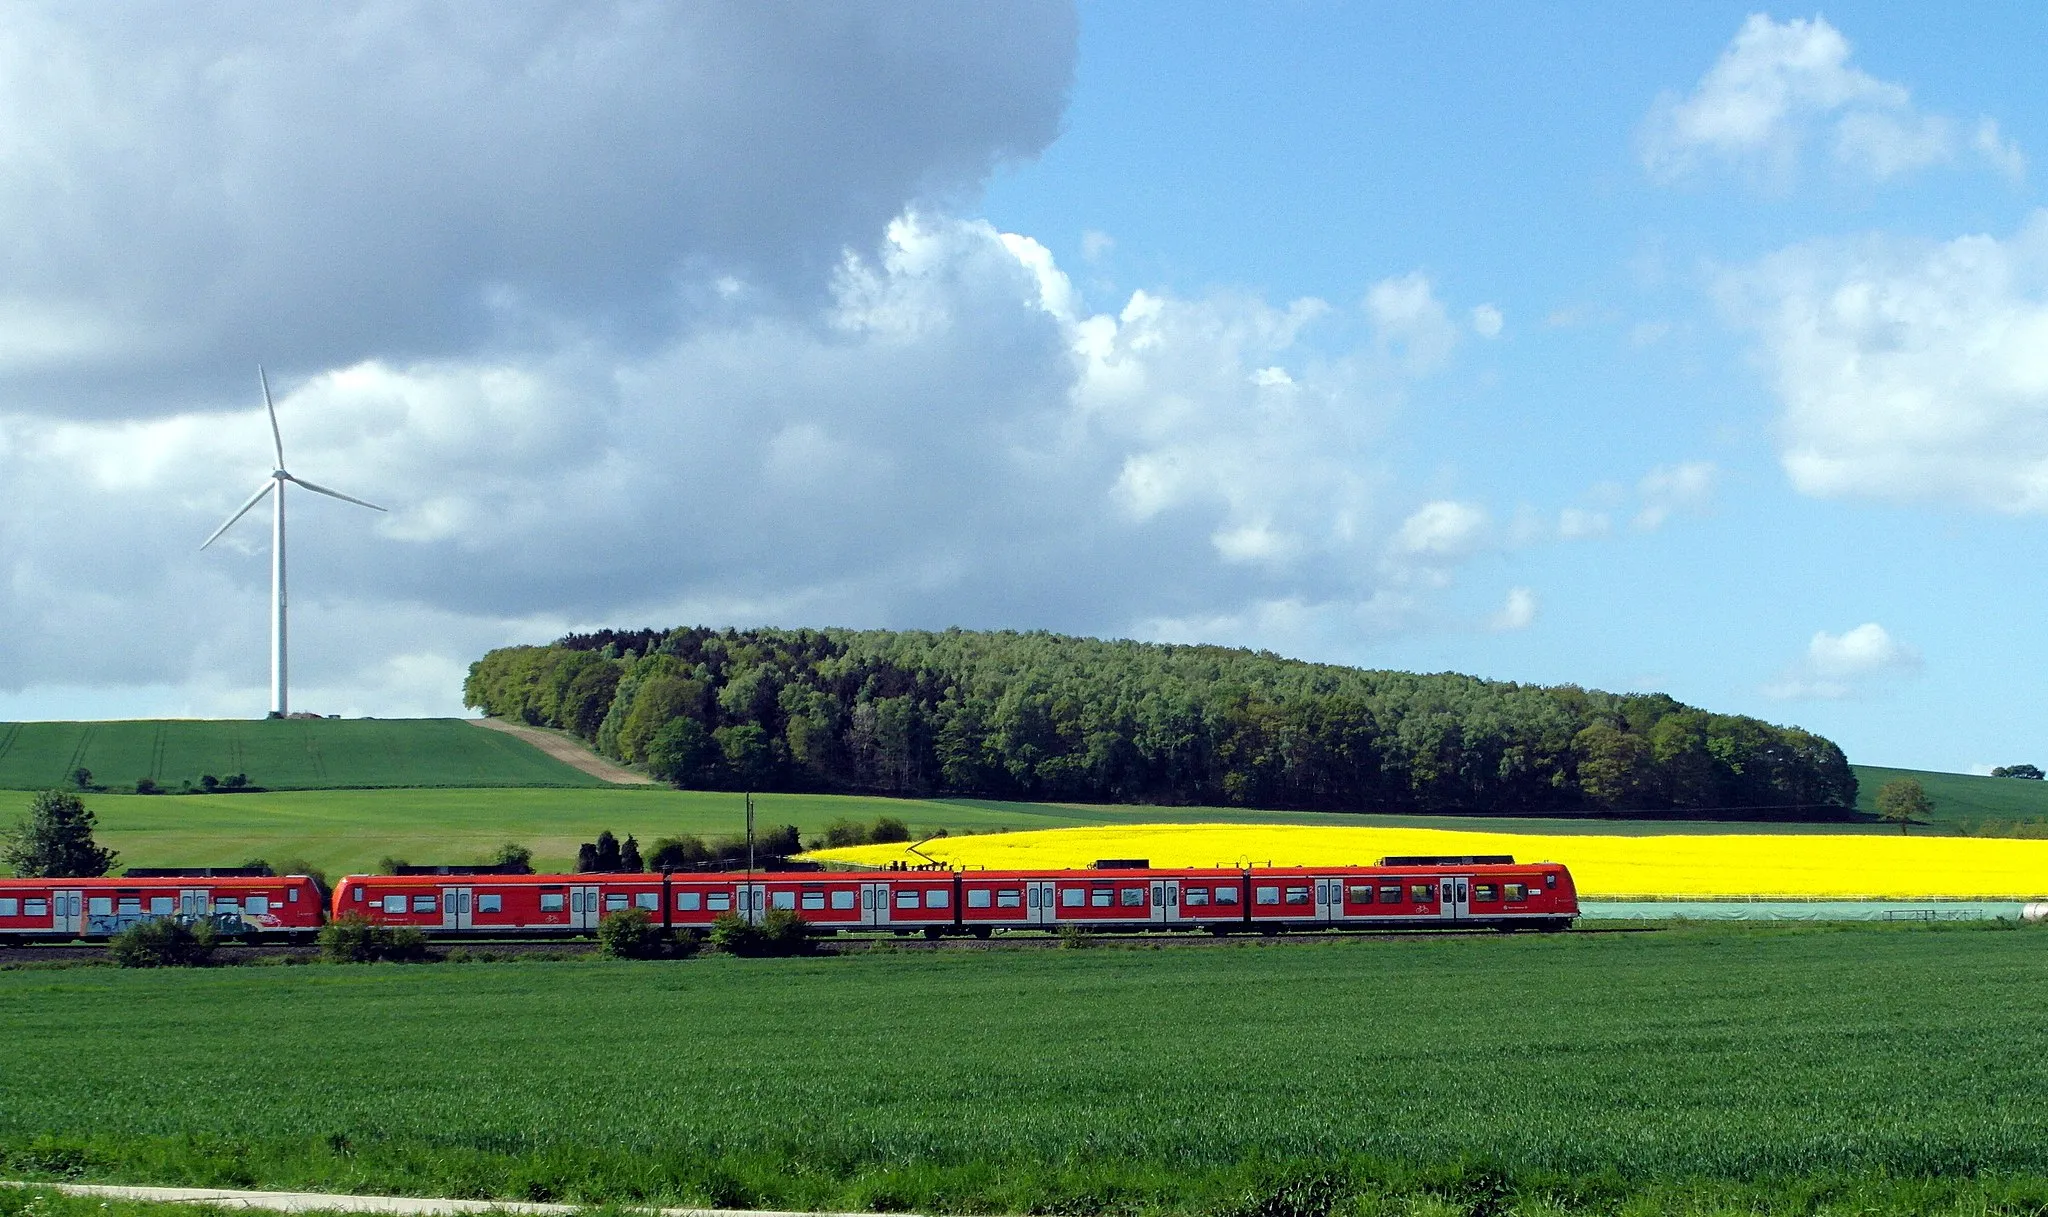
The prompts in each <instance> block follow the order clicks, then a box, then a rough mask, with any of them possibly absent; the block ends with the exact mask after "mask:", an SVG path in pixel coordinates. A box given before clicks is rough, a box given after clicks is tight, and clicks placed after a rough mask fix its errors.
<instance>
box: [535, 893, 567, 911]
mask: <svg viewBox="0 0 2048 1217" xmlns="http://www.w3.org/2000/svg"><path fill="white" fill-rule="evenodd" d="M540 911H541V912H543V913H559V912H561V911H562V893H560V892H542V893H541V894H540Z"/></svg>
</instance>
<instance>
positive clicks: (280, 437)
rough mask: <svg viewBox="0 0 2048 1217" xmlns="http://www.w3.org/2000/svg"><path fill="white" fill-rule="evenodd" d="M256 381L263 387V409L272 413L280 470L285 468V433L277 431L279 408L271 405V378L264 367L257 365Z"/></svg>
mask: <svg viewBox="0 0 2048 1217" xmlns="http://www.w3.org/2000/svg"><path fill="white" fill-rule="evenodd" d="M256 379H257V380H258V381H260V382H261V383H262V385H263V408H264V409H265V410H268V411H270V439H271V442H273V443H275V444H276V445H277V465H276V466H275V467H276V468H278V469H282V468H284V432H282V431H279V430H278V429H277V407H276V406H274V405H272V404H271V403H270V377H268V376H266V375H264V373H263V365H262V364H260V363H259V364H257V365H256Z"/></svg>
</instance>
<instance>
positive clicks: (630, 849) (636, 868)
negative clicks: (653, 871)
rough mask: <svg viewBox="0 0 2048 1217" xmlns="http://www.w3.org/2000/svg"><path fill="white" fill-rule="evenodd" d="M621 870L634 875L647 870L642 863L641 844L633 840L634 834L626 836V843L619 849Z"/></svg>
mask: <svg viewBox="0 0 2048 1217" xmlns="http://www.w3.org/2000/svg"><path fill="white" fill-rule="evenodd" d="M619 869H620V870H622V871H628V872H630V873H633V874H638V873H640V872H641V871H644V870H646V869H647V867H646V866H645V865H643V864H642V863H641V861H640V842H638V841H636V840H634V839H633V834H632V833H627V834H626V843H625V844H624V845H621V846H620V847H619Z"/></svg>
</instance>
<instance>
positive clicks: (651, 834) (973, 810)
mask: <svg viewBox="0 0 2048 1217" xmlns="http://www.w3.org/2000/svg"><path fill="white" fill-rule="evenodd" d="M470 730H474V728H470ZM477 734H479V735H482V734H484V733H483V732H477ZM31 797H33V796H32V794H31V793H30V792H28V791H0V824H6V823H11V822H13V821H14V820H16V819H18V818H19V817H20V816H21V815H22V814H23V813H24V812H25V811H26V809H27V807H28V803H29V800H30V798H31ZM85 798H86V806H87V807H89V808H91V809H92V811H93V813H94V814H95V815H96V816H97V817H98V819H99V839H100V841H101V843H103V844H105V845H108V846H111V847H112V848H114V849H116V850H119V851H120V853H121V857H120V861H119V863H118V865H121V866H234V865H237V864H239V863H241V862H244V861H247V860H250V859H253V858H264V859H267V860H269V861H271V862H281V861H284V860H286V859H293V860H301V861H305V862H308V863H311V864H312V865H314V866H317V867H320V868H321V869H323V870H325V871H326V872H327V873H328V874H329V875H339V874H345V873H351V872H361V871H365V870H373V869H375V867H376V865H377V863H378V861H379V860H380V859H382V858H384V857H387V856H389V857H396V858H402V859H404V860H406V861H408V862H417V863H462V862H477V861H482V860H484V859H485V858H486V857H487V856H488V855H489V854H490V853H491V852H492V851H493V850H495V849H496V848H497V847H498V846H499V845H500V844H502V843H504V842H506V841H514V842H518V843H519V844H522V845H525V846H526V847H527V848H529V849H531V850H533V851H534V862H535V864H536V865H538V866H541V867H543V868H547V867H567V866H569V865H570V864H571V863H573V861H574V859H575V857H576V846H577V844H578V843H580V842H583V841H589V840H593V839H595V837H596V836H597V833H598V832H599V830H601V829H610V830H611V831H612V832H613V833H616V834H617V835H618V836H619V837H620V838H621V839H623V838H624V837H625V836H626V835H627V834H628V833H631V834H633V835H635V836H637V837H638V838H639V839H640V841H641V843H642V844H645V843H648V842H651V841H653V840H655V839H656V838H658V837H663V836H670V835H674V834H678V833H693V834H696V835H699V836H704V837H717V836H732V835H737V834H739V833H740V832H741V831H743V829H744V826H745V822H746V817H745V812H744V810H743V805H742V801H741V796H740V795H738V794H734V793H730V792H723V791H699V790H669V789H666V788H664V787H655V786H605V787H599V788H595V789H580V790H579V789H467V790H465V789H453V790H440V789H391V790H303V791H285V792H278V793H263V794H236V795H198V794H195V795H178V796H163V795H147V796H145V795H132V794H131V795H116V794H92V795H87V796H85ZM754 803H755V806H756V809H757V817H758V821H759V823H761V824H762V825H780V824H794V825H796V826H797V827H798V828H799V829H800V830H802V832H803V833H804V834H805V836H806V839H810V838H812V837H815V836H816V835H817V834H818V833H819V832H820V831H821V830H822V829H823V828H824V827H825V825H826V824H828V823H830V822H831V821H833V820H835V819H840V818H847V819H853V820H859V821H863V822H872V821H873V820H874V819H876V818H877V817H879V816H894V817H896V818H898V819H901V820H903V821H905V822H906V823H908V824H909V825H910V827H911V829H912V831H913V832H915V833H917V834H919V835H924V834H927V833H930V832H933V831H935V830H938V829H944V830H946V831H947V832H953V833H958V832H995V831H1000V830H1009V831H1024V830H1028V829H1035V828H1068V827H1073V826H1077V825H1087V824H1144V823H1159V822H1162V821H1167V822H1178V823H1228V824H1297V823H1309V824H1323V825H1329V824H1356V825H1396V826H1404V825H1405V826H1409V827H1425V828H1481V829H1488V830H1497V829H1501V828H1508V829H1511V830H1521V831H1527V832H1538V833H1556V832H1563V833H1572V832H1599V833H1650V832H1673V831H1681V832H1706V833H1722V832H1801V831H1812V832H1871V831H1895V830H1892V829H1889V828H1885V827H1882V826H1877V825H1874V824H1873V825H1854V824H1822V825H1797V824H1783V823H1769V824H1741V823H1732V822H1726V821H1715V822H1701V823H1682V822H1681V823H1674V822H1671V821H1657V820H1584V819H1580V820H1538V819H1527V820H1524V819H1512V820H1503V819H1500V818H1489V819H1469V818H1468V819H1460V818H1457V817H1453V816H1365V815H1345V814H1339V813H1327V812H1298V811H1297V812H1287V811H1253V810H1246V809H1244V808H1228V807H1147V806H1129V805H1116V806H1084V805H1077V804H1060V803H1000V802H987V801H980V800H973V799H887V798H870V797H862V796H857V795H820V794H762V795H756V796H754Z"/></svg>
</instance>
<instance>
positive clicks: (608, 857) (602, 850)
mask: <svg viewBox="0 0 2048 1217" xmlns="http://www.w3.org/2000/svg"><path fill="white" fill-rule="evenodd" d="M591 857H592V860H593V861H594V862H596V863H597V865H595V866H593V867H592V868H591V869H592V870H595V871H599V872H602V873H604V874H611V873H613V872H615V871H617V870H618V869H619V839H618V838H617V837H615V836H613V835H612V830H611V829H609V828H607V829H605V830H604V831H602V832H600V833H598V834H597V844H596V845H595V846H594V847H593V848H592V850H591Z"/></svg>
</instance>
